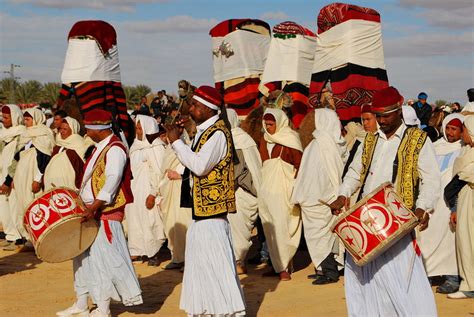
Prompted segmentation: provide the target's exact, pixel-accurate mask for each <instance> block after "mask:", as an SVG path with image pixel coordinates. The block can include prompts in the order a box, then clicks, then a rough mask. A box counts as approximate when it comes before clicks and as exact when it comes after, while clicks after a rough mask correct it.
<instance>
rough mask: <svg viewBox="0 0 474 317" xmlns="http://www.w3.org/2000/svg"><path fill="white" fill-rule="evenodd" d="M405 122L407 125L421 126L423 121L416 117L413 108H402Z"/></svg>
mask: <svg viewBox="0 0 474 317" xmlns="http://www.w3.org/2000/svg"><path fill="white" fill-rule="evenodd" d="M402 114H403V121H404V122H405V124H406V125H415V126H417V127H418V128H419V127H420V126H421V121H420V119H418V117H417V116H416V112H415V109H413V107H411V106H402Z"/></svg>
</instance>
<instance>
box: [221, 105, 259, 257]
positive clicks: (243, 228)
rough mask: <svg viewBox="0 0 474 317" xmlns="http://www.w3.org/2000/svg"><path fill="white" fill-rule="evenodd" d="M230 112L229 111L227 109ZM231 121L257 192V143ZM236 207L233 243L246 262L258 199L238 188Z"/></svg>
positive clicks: (237, 254) (236, 140) (235, 140)
mask: <svg viewBox="0 0 474 317" xmlns="http://www.w3.org/2000/svg"><path fill="white" fill-rule="evenodd" d="M227 110H228V111H229V109H227ZM229 121H230V123H231V125H232V138H233V140H234V145H235V148H236V149H237V150H242V153H243V157H244V160H245V163H246V165H247V167H248V169H249V171H250V174H251V175H252V181H253V184H254V186H255V188H256V190H257V195H258V190H259V187H260V183H261V182H262V173H261V169H262V159H261V158H260V153H259V152H258V149H257V145H256V144H255V141H254V140H253V139H252V138H251V137H250V136H249V135H248V134H247V133H246V132H245V131H243V130H242V129H241V128H239V127H234V125H233V123H232V120H231V118H230V117H229ZM235 205H236V207H237V212H236V213H233V214H229V215H228V216H227V219H228V220H229V223H230V227H231V229H232V230H231V232H232V241H233V245H234V254H235V258H236V259H237V261H240V262H244V261H245V258H246V257H247V253H248V251H249V249H250V247H251V246H252V241H251V237H252V230H253V228H254V224H255V221H256V219H257V216H258V199H257V197H255V196H253V195H252V194H250V193H248V192H246V191H244V190H243V189H242V188H238V189H237V191H236V192H235Z"/></svg>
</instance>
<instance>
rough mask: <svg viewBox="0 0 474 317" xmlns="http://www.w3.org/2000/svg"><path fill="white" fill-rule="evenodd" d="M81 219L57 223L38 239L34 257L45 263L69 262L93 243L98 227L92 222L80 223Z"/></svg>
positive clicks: (70, 219) (69, 219) (72, 218)
mask: <svg viewBox="0 0 474 317" xmlns="http://www.w3.org/2000/svg"><path fill="white" fill-rule="evenodd" d="M82 219H83V218H82V217H77V216H75V217H71V218H68V219H65V220H64V221H61V222H60V223H57V224H56V225H55V226H54V228H50V230H48V232H45V234H44V235H42V236H41V237H40V238H39V239H38V243H37V245H36V255H37V256H38V258H40V259H41V260H43V261H45V262H50V263H58V262H64V261H67V260H70V259H72V258H74V257H76V256H78V255H79V254H81V253H82V252H84V251H85V250H87V249H88V248H89V247H90V246H91V244H92V243H93V242H94V240H95V237H96V236H97V232H98V231H99V227H98V226H97V223H96V222H95V221H94V220H89V221H87V222H83V223H81V220H82Z"/></svg>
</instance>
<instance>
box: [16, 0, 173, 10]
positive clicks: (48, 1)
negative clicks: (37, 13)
mask: <svg viewBox="0 0 474 317" xmlns="http://www.w3.org/2000/svg"><path fill="white" fill-rule="evenodd" d="M9 2H10V3H11V4H31V5H33V6H35V7H43V8H54V9H77V8H84V9H92V10H105V9H111V10H115V11H123V12H133V11H135V7H136V6H137V5H140V4H148V3H157V2H161V3H163V2H168V0H94V1H89V0H82V1H81V0H79V1H78V0H9Z"/></svg>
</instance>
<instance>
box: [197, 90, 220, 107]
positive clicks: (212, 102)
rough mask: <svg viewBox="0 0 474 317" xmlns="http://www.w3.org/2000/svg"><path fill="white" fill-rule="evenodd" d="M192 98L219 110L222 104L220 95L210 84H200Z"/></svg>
mask: <svg viewBox="0 0 474 317" xmlns="http://www.w3.org/2000/svg"><path fill="white" fill-rule="evenodd" d="M193 99H194V100H197V101H199V102H200V103H202V104H203V105H205V106H206V107H208V108H211V109H212V110H219V109H220V108H221V106H222V96H221V94H220V93H219V91H218V90H217V89H216V88H214V87H211V86H201V87H199V88H198V89H196V90H195V91H194V95H193Z"/></svg>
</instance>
